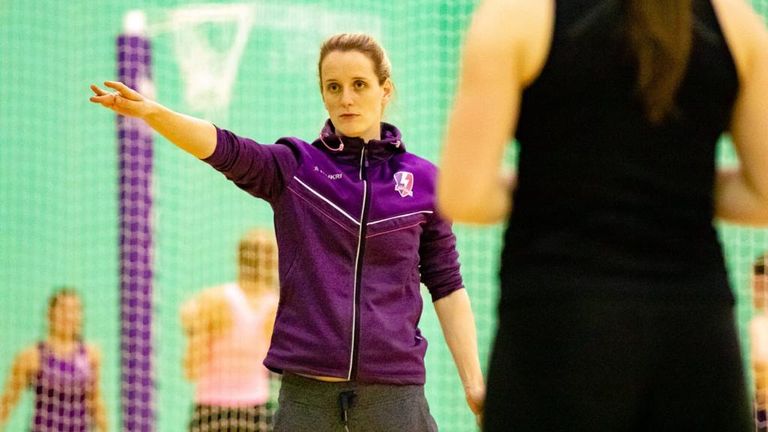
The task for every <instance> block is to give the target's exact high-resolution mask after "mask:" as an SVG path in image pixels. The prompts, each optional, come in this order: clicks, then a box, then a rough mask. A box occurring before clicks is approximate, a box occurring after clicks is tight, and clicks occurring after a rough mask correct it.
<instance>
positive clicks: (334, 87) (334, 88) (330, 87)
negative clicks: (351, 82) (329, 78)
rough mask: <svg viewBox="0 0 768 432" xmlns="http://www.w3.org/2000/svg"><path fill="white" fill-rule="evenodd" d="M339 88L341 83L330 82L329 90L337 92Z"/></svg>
mask: <svg viewBox="0 0 768 432" xmlns="http://www.w3.org/2000/svg"><path fill="white" fill-rule="evenodd" d="M338 90H339V85H338V84H335V83H331V84H328V91H332V92H336V91H338Z"/></svg>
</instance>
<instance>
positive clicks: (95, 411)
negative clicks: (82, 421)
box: [87, 345, 108, 432]
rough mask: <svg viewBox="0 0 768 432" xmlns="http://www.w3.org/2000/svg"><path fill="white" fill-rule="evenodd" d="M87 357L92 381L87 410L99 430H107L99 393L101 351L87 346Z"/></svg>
mask: <svg viewBox="0 0 768 432" xmlns="http://www.w3.org/2000/svg"><path fill="white" fill-rule="evenodd" d="M88 359H89V361H90V363H91V373H92V374H93V381H92V382H91V388H90V391H89V392H88V399H87V403H88V411H89V413H90V415H91V418H92V419H93V423H94V425H95V426H96V430H97V431H99V432H107V430H108V427H107V410H106V408H105V407H106V405H105V404H104V397H103V396H102V393H101V351H99V349H98V348H97V347H95V346H90V345H89V346H88Z"/></svg>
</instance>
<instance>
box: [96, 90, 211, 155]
mask: <svg viewBox="0 0 768 432" xmlns="http://www.w3.org/2000/svg"><path fill="white" fill-rule="evenodd" d="M104 85H105V86H107V87H109V88H111V89H114V90H115V91H114V92H108V91H106V90H104V89H102V88H100V87H98V86H96V85H93V84H92V85H91V90H93V92H94V93H95V95H94V96H92V97H91V98H90V101H91V102H93V103H97V104H100V105H102V106H103V107H105V108H109V109H111V110H112V111H114V112H116V113H118V114H120V115H123V116H126V117H135V118H138V119H141V120H144V122H146V123H147V124H148V125H149V126H150V127H151V128H152V129H154V130H155V131H157V132H158V133H159V134H160V135H162V136H164V137H165V138H166V139H168V141H170V142H172V143H173V144H175V145H176V146H177V147H179V148H180V149H182V150H184V151H186V152H187V153H190V154H192V155H193V156H195V157H197V158H198V159H205V158H207V157H208V156H210V155H211V154H213V151H214V150H215V149H216V127H215V126H214V125H213V124H212V123H211V122H208V121H206V120H201V119H198V118H195V117H190V116H188V115H184V114H180V113H177V112H175V111H172V110H170V109H168V108H166V107H164V106H163V105H160V104H159V103H157V102H155V101H152V100H149V99H147V98H145V97H144V96H142V95H141V94H140V93H139V92H137V91H136V90H133V89H131V88H130V87H128V86H126V85H125V84H123V83H121V82H117V81H106V82H105V83H104Z"/></svg>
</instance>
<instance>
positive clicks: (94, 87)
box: [91, 84, 108, 96]
mask: <svg viewBox="0 0 768 432" xmlns="http://www.w3.org/2000/svg"><path fill="white" fill-rule="evenodd" d="M91 90H92V91H93V93H95V94H96V96H104V95H105V94H108V93H107V92H106V91H105V90H102V89H101V88H100V87H99V86H97V85H95V84H91Z"/></svg>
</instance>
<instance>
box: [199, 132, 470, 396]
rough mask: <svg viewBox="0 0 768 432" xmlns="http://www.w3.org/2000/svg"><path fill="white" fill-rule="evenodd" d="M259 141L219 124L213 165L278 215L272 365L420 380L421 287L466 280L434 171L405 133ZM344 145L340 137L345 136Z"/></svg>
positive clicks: (437, 293)
mask: <svg viewBox="0 0 768 432" xmlns="http://www.w3.org/2000/svg"><path fill="white" fill-rule="evenodd" d="M382 137H383V138H382V139H381V140H371V141H369V142H368V143H364V142H363V141H362V140H361V139H359V138H347V137H343V138H341V137H339V136H338V135H336V134H335V131H334V129H333V125H332V124H331V123H330V121H329V122H328V123H327V124H326V127H325V128H324V129H323V131H322V133H321V137H320V138H319V139H318V140H316V141H315V142H313V143H312V144H308V143H306V142H304V141H302V140H300V139H298V138H281V139H279V140H278V141H277V145H262V144H258V143H256V142H254V141H252V140H250V139H247V138H242V137H239V136H237V135H235V134H233V133H231V132H229V131H226V130H222V129H219V130H218V143H217V145H216V150H215V151H214V153H213V154H212V155H211V156H210V157H209V158H207V159H206V162H208V163H209V164H211V165H212V166H213V167H214V168H216V169H217V170H219V171H221V172H222V173H224V174H225V175H226V176H227V178H229V179H230V180H232V181H233V182H234V183H235V184H237V185H238V186H239V187H240V188H242V189H244V190H246V191H247V192H249V193H250V194H252V195H254V196H256V197H259V198H263V199H265V200H266V201H268V202H269V203H270V205H271V206H272V209H273V210H274V220H275V233H276V236H277V243H278V251H279V270H280V302H279V306H278V311H277V319H276V322H275V328H274V333H273V337H272V341H271V346H270V349H269V353H268V355H267V358H266V360H265V362H264V363H265V365H266V366H267V367H268V368H270V369H272V370H274V371H277V372H282V371H284V370H286V371H290V372H294V373H301V374H310V375H319V376H334V377H346V378H347V379H351V380H357V381H360V382H366V383H387V384H423V383H424V379H425V372H424V354H425V352H426V349H427V341H426V340H425V339H424V338H423V337H422V336H421V332H420V331H419V328H418V322H419V319H420V317H421V312H422V300H421V295H420V292H419V287H420V285H419V283H420V282H423V283H424V285H426V287H427V288H428V289H429V292H430V294H431V295H432V300H433V301H435V300H438V299H440V298H442V297H444V296H446V295H448V294H450V293H451V292H453V291H455V290H458V289H461V288H462V287H463V283H462V279H461V275H460V273H459V263H458V253H457V251H456V238H455V236H454V235H453V233H452V231H451V228H450V224H449V223H448V222H447V221H446V220H445V219H443V218H441V217H440V216H439V215H438V214H437V213H436V210H435V174H436V171H437V170H436V167H435V166H434V165H433V164H432V163H430V162H428V161H426V160H425V159H422V158H420V157H417V156H415V155H413V154H411V153H408V152H406V151H405V146H404V145H403V143H402V141H401V138H400V131H398V130H397V128H395V127H394V126H392V125H389V124H386V123H382ZM342 140H343V141H342Z"/></svg>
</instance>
